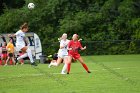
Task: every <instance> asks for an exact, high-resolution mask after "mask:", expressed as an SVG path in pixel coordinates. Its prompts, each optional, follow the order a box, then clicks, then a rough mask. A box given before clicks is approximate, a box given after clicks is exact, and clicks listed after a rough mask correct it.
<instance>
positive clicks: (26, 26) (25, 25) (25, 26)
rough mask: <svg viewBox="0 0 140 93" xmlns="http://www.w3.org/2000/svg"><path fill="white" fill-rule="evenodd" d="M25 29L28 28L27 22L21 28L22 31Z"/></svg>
mask: <svg viewBox="0 0 140 93" xmlns="http://www.w3.org/2000/svg"><path fill="white" fill-rule="evenodd" d="M24 28H28V24H27V23H26V22H25V23H23V25H21V26H20V29H21V30H22V29H24Z"/></svg>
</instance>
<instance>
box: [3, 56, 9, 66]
mask: <svg viewBox="0 0 140 93" xmlns="http://www.w3.org/2000/svg"><path fill="white" fill-rule="evenodd" d="M9 60H10V57H9V56H8V58H7V60H6V62H5V64H4V66H7V63H8V61H9Z"/></svg>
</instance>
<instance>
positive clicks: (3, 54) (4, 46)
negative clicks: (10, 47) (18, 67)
mask: <svg viewBox="0 0 140 93" xmlns="http://www.w3.org/2000/svg"><path fill="white" fill-rule="evenodd" d="M6 45H7V43H6V42H4V45H3V46H2V55H1V61H2V63H3V61H4V64H5V63H6V60H7V50H6Z"/></svg>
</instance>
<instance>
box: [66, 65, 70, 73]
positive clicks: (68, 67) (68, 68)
mask: <svg viewBox="0 0 140 93" xmlns="http://www.w3.org/2000/svg"><path fill="white" fill-rule="evenodd" d="M70 67H71V63H69V64H68V66H67V70H68V71H67V73H69V72H70Z"/></svg>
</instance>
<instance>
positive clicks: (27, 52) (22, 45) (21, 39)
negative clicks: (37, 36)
mask: <svg viewBox="0 0 140 93" xmlns="http://www.w3.org/2000/svg"><path fill="white" fill-rule="evenodd" d="M26 32H28V24H27V23H24V24H23V25H22V26H21V27H20V30H19V31H17V32H16V33H15V34H13V35H11V34H9V37H16V48H17V49H18V51H20V50H21V51H22V52H24V54H23V55H22V56H19V57H18V58H17V59H16V63H17V60H20V59H23V58H25V57H27V56H28V57H29V59H30V62H31V65H33V66H37V64H36V63H35V62H34V60H33V57H32V52H31V49H30V48H29V47H28V46H26V44H27V43H28V42H27V41H26V39H25V33H26Z"/></svg>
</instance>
